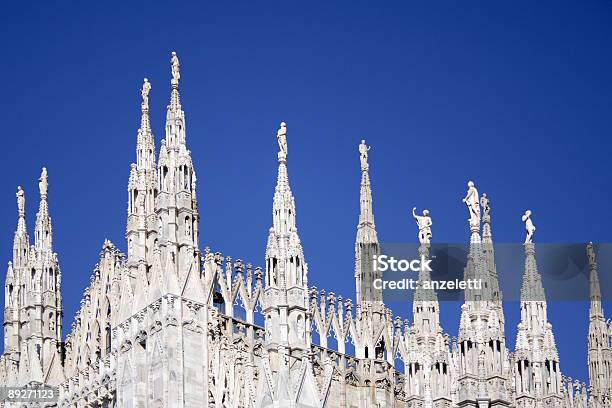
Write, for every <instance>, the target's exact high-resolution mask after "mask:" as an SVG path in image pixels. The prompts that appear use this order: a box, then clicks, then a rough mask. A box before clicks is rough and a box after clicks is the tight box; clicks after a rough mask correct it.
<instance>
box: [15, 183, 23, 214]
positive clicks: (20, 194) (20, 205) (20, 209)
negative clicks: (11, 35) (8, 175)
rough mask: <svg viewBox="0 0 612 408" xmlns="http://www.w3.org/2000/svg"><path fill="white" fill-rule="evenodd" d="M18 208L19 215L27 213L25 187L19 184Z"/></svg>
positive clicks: (17, 194)
mask: <svg viewBox="0 0 612 408" xmlns="http://www.w3.org/2000/svg"><path fill="white" fill-rule="evenodd" d="M15 195H16V196H17V210H18V211H19V215H23V214H25V194H24V193H23V189H22V188H21V186H17V193H16V194H15Z"/></svg>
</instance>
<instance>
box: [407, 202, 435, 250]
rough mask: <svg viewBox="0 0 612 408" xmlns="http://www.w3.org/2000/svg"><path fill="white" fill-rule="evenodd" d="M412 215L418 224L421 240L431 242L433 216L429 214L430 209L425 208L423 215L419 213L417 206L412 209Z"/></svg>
mask: <svg viewBox="0 0 612 408" xmlns="http://www.w3.org/2000/svg"><path fill="white" fill-rule="evenodd" d="M412 216H413V217H414V219H415V221H416V223H417V226H418V227H419V242H420V243H421V244H429V242H430V240H431V236H432V235H431V225H432V222H431V217H430V216H429V210H423V215H417V213H416V207H414V208H413V209H412Z"/></svg>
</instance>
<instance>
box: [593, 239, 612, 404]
mask: <svg viewBox="0 0 612 408" xmlns="http://www.w3.org/2000/svg"><path fill="white" fill-rule="evenodd" d="M587 257H588V259H589V271H590V277H589V286H590V288H589V289H590V291H589V292H590V298H591V306H590V308H589V338H588V339H589V340H588V350H589V354H588V362H589V383H590V386H591V388H592V394H593V395H594V396H595V397H597V398H598V399H599V400H600V401H603V400H605V399H607V398H610V397H612V382H611V381H610V379H612V347H611V344H610V337H609V334H608V327H607V324H606V320H605V317H604V311H603V308H602V305H601V288H600V286H599V276H598V273H597V262H596V260H595V251H594V249H593V243H592V242H590V243H589V244H588V245H587Z"/></svg>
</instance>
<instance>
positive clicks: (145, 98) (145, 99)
mask: <svg viewBox="0 0 612 408" xmlns="http://www.w3.org/2000/svg"><path fill="white" fill-rule="evenodd" d="M149 92H151V83H150V82H149V80H148V79H147V78H145V79H144V82H143V84H142V89H141V90H140V95H141V96H142V108H143V109H149Z"/></svg>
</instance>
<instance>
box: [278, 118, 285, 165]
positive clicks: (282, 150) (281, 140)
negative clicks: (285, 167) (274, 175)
mask: <svg viewBox="0 0 612 408" xmlns="http://www.w3.org/2000/svg"><path fill="white" fill-rule="evenodd" d="M276 138H277V140H278V148H279V152H278V158H279V160H280V159H286V158H287V153H288V152H287V124H286V123H285V122H281V124H280V127H279V128H278V131H277V132H276Z"/></svg>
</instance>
